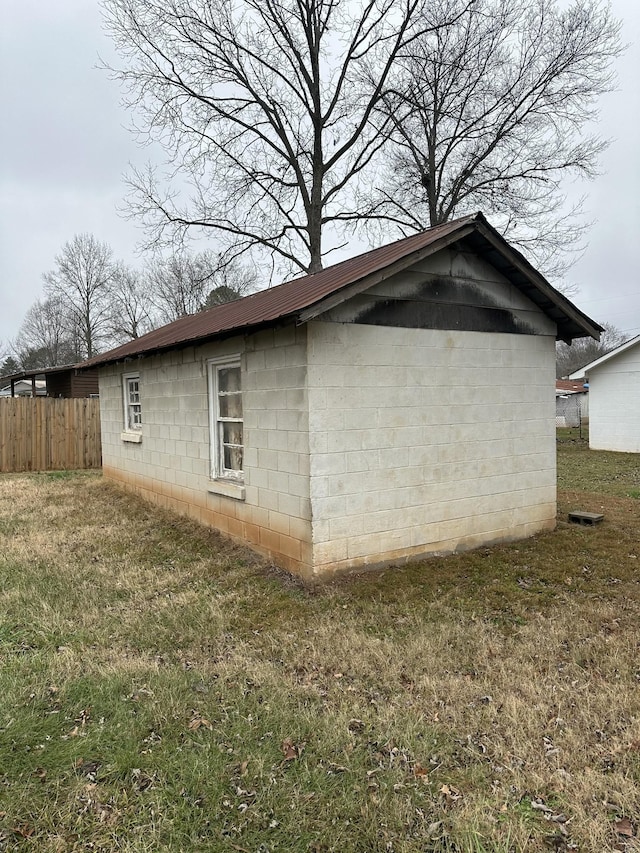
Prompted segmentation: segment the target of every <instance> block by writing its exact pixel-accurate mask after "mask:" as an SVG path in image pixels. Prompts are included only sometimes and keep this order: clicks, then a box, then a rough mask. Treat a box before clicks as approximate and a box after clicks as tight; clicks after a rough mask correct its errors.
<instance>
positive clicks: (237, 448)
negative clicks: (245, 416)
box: [209, 359, 244, 480]
mask: <svg viewBox="0 0 640 853" xmlns="http://www.w3.org/2000/svg"><path fill="white" fill-rule="evenodd" d="M209 395H210V431H211V477H212V478H213V479H217V478H221V477H227V478H230V479H234V480H242V479H243V478H244V472H243V458H244V439H243V420H242V386H241V373H240V359H228V360H225V361H224V362H219V361H210V362H209Z"/></svg>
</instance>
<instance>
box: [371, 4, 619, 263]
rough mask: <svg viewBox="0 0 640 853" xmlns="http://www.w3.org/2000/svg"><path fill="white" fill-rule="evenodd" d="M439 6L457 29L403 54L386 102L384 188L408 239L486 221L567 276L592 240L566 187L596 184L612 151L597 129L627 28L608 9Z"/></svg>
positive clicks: (432, 34)
mask: <svg viewBox="0 0 640 853" xmlns="http://www.w3.org/2000/svg"><path fill="white" fill-rule="evenodd" d="M435 5H437V6H438V7H439V8H440V12H439V14H440V15H441V16H443V17H447V18H449V19H455V21H456V22H455V23H454V24H453V25H452V26H450V27H447V28H439V29H437V30H435V31H432V32H429V33H427V34H426V35H424V36H423V37H421V38H420V39H417V40H415V41H414V42H413V43H412V44H411V46H410V48H409V50H406V51H404V53H403V58H402V62H401V69H402V70H401V72H400V74H399V77H398V78H397V79H396V81H395V84H396V85H395V88H394V89H393V90H390V91H388V92H387V93H386V95H385V98H384V100H383V102H382V117H381V122H382V123H383V124H384V123H386V122H388V121H391V122H392V123H393V129H394V132H393V140H394V142H395V146H396V148H395V154H394V156H393V158H392V160H391V165H390V168H389V169H388V172H387V180H386V181H385V182H384V186H382V187H381V189H382V191H383V195H384V197H385V198H386V201H387V203H388V205H389V208H390V209H391V210H392V211H393V212H394V214H395V216H396V217H397V219H398V221H399V222H401V223H402V224H403V226H404V229H405V230H407V231H410V230H421V229H423V228H425V227H427V226H429V225H437V224H439V223H441V222H446V221H447V220H449V219H451V218H454V217H456V216H459V215H463V214H465V213H469V212H472V211H475V210H478V209H481V210H483V211H484V212H485V213H486V214H487V215H489V216H491V218H492V222H494V223H495V224H497V226H498V227H500V228H501V230H502V231H503V233H505V234H506V236H508V237H509V238H510V239H511V240H512V241H514V242H515V243H517V244H519V245H520V246H521V247H522V248H524V249H525V250H526V251H527V253H528V254H530V255H531V256H532V257H533V258H534V260H535V261H536V262H537V263H538V264H539V265H540V266H541V267H542V268H543V269H545V270H546V271H547V272H559V271H560V270H561V269H562V268H563V267H564V265H565V263H566V261H567V256H566V255H565V252H566V251H567V248H569V247H570V246H571V245H572V244H573V246H574V248H577V244H576V241H578V243H579V241H580V237H581V234H582V230H583V228H584V222H582V224H581V219H580V216H579V207H580V204H579V203H578V205H577V206H576V207H577V208H578V209H576V207H574V208H573V209H570V210H569V209H567V206H566V205H565V196H564V194H563V189H562V182H563V180H564V179H565V178H566V177H567V176H575V175H578V176H581V177H582V176H586V177H592V176H593V175H594V174H595V173H596V169H597V160H598V155H599V154H600V153H601V152H602V150H603V148H604V147H605V143H604V142H603V141H602V140H601V139H599V138H597V137H596V136H593V135H590V134H589V132H588V131H589V124H590V122H591V121H592V120H593V119H594V117H595V115H596V106H597V100H598V97H599V96H600V95H601V94H602V93H604V92H606V91H608V90H610V89H611V86H612V80H613V75H612V72H611V62H612V59H613V58H614V57H616V56H617V55H618V54H619V53H620V52H621V50H622V47H621V43H620V24H619V23H618V22H617V21H615V20H614V19H613V18H612V16H611V11H610V7H609V4H608V3H604V2H600V0H575V1H574V2H573V3H572V4H571V5H569V6H566V7H565V6H561V5H560V4H559V3H558V2H557V0H531V2H522V0H476V2H475V3H474V4H473V5H472V6H471V7H469V8H467V9H465V10H463V6H464V5H465V4H464V2H463V0H436V4H435ZM459 13H460V14H459ZM576 214H577V215H576Z"/></svg>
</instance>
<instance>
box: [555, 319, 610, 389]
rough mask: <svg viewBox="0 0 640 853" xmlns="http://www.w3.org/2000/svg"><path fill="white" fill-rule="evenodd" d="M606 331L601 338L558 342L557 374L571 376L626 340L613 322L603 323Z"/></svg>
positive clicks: (559, 376) (558, 375)
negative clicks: (566, 342)
mask: <svg viewBox="0 0 640 853" xmlns="http://www.w3.org/2000/svg"><path fill="white" fill-rule="evenodd" d="M602 326H603V328H604V332H602V334H601V335H600V340H599V341H595V340H594V339H593V338H576V340H574V341H573V343H571V344H565V343H564V341H559V342H558V343H557V344H556V376H557V377H558V378H561V377H563V376H569V374H570V373H574V372H575V371H576V370H579V369H580V368H581V367H584V366H585V364H590V363H591V362H592V361H595V360H596V359H597V358H600V356H601V355H606V354H607V353H608V352H611V350H612V349H615V348H616V347H617V346H620V344H622V343H624V341H625V340H626V338H625V335H624V334H623V333H622V332H621V331H620V329H617V328H616V327H615V326H613V325H611V323H603V324H602Z"/></svg>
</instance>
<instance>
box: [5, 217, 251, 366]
mask: <svg viewBox="0 0 640 853" xmlns="http://www.w3.org/2000/svg"><path fill="white" fill-rule="evenodd" d="M43 282H44V288H43V294H42V297H41V298H39V299H37V300H36V302H34V304H33V305H32V306H31V307H30V308H29V309H28V311H27V313H26V315H25V318H24V320H23V322H22V325H21V326H20V329H19V330H18V333H17V335H16V337H15V338H14V339H13V340H12V341H9V342H7V343H6V344H5V345H4V347H3V348H2V355H1V356H0V357H2V358H3V361H2V362H1V363H0V375H3V376H6V375H9V374H11V373H16V372H18V371H20V370H33V369H35V368H45V367H54V366H56V365H61V364H74V363H76V362H78V361H82V360H84V359H87V358H91V357H92V356H94V355H97V354H98V353H100V352H104V351H105V350H107V349H110V348H112V347H114V346H118V345H119V344H121V343H124V342H126V341H128V340H132V339H134V338H138V337H140V335H143V334H145V333H146V332H149V331H151V330H152V329H154V328H157V327H158V326H161V325H164V324H165V323H169V322H171V321H172V320H177V319H178V318H179V317H182V316H184V315H186V314H195V313H197V312H199V311H204V310H206V309H207V308H211V307H213V306H215V305H218V304H221V303H223V302H229V301H231V300H234V299H238V298H240V297H241V296H244V295H245V294H246V293H248V292H250V291H251V290H254V289H255V288H256V286H257V275H256V273H255V271H253V270H252V269H250V268H249V267H246V266H243V265H242V264H241V263H240V262H239V261H237V260H231V261H228V262H226V263H225V264H220V262H219V259H218V257H217V256H216V255H215V254H214V253H213V252H211V251H202V252H197V253H192V252H189V251H187V250H186V249H182V250H179V251H176V252H174V253H173V254H172V255H170V256H167V257H155V258H153V259H152V260H149V261H148V262H146V263H144V264H143V265H142V267H141V268H139V269H134V268H133V267H130V266H127V265H126V264H124V263H123V262H122V261H117V260H115V259H114V257H113V251H112V250H111V248H110V247H109V246H108V245H107V244H106V243H102V242H100V241H99V240H97V239H96V238H95V237H94V236H93V235H91V234H77V235H76V236H74V237H73V239H72V240H70V241H68V242H67V243H65V245H64V246H63V248H62V250H61V252H60V253H59V254H58V255H57V256H56V258H55V266H54V268H53V269H52V270H50V271H49V272H46V273H45V274H44V275H43Z"/></svg>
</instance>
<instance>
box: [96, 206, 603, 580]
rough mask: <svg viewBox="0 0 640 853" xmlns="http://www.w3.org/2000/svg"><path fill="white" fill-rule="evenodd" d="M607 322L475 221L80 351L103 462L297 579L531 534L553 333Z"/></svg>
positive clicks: (545, 499) (542, 521) (543, 509)
mask: <svg viewBox="0 0 640 853" xmlns="http://www.w3.org/2000/svg"><path fill="white" fill-rule="evenodd" d="M600 331H601V328H600V326H598V325H597V324H596V323H595V322H594V321H593V320H591V319H589V318H588V317H587V316H586V315H585V314H583V313H582V312H581V311H580V310H579V309H578V308H576V307H575V306H574V305H573V304H572V303H571V302H570V301H569V300H567V299H566V298H565V297H564V296H562V295H561V294H560V293H559V292H558V291H556V290H555V289H554V288H553V287H551V285H550V284H549V283H548V282H547V281H546V280H545V279H544V278H543V277H542V276H541V275H540V274H539V273H538V272H536V270H535V269H534V268H533V267H532V266H531V265H530V264H529V263H528V261H526V259H525V258H524V257H523V256H522V255H521V254H520V253H519V252H518V251H516V250H515V249H513V248H512V247H511V246H510V245H509V244H508V243H507V242H506V241H505V240H504V239H503V238H502V237H501V236H500V235H499V234H498V232H497V231H495V230H494V229H493V228H492V227H491V225H489V223H488V222H487V221H486V219H485V218H484V217H483V216H482V214H474V215H471V216H467V217H464V218H462V219H458V220H456V221H454V222H450V223H447V224H444V225H440V226H436V227H434V228H431V229H429V230H428V231H426V232H424V233H422V234H416V235H414V236H411V237H408V238H406V239H403V240H399V241H397V242H395V243H392V244H390V245H388V246H383V247H382V248H380V249H376V250H374V251H371V252H367V253H366V254H364V255H361V256H359V257H356V258H353V259H351V260H348V261H344V262H343V263H340V264H336V265H335V266H332V267H329V268H327V269H325V270H323V271H321V272H318V273H315V274H313V275H309V276H305V277H303V278H299V279H296V280H294V281H290V282H287V283H286V284H282V285H280V286H278V287H273V288H270V289H268V290H264V291H261V292H259V293H256V294H253V295H251V296H247V297H245V298H243V299H240V300H237V301H235V302H232V303H229V304H226V305H222V306H219V307H217V308H213V309H211V310H209V311H206V312H203V313H202V314H197V315H193V316H188V317H183V318H181V319H180V320H177V321H176V322H174V323H171V324H169V325H167V326H164V327H162V328H160V329H157V330H156V331H153V332H150V333H149V334H148V335H145V336H144V337H141V338H139V339H137V340H134V341H131V342H129V343H127V344H124V345H123V346H120V347H118V348H117V349H114V350H112V351H111V352H107V353H104V354H103V355H99V356H97V357H95V358H93V359H91V360H90V361H89V362H86V363H85V364H86V366H87V367H89V366H91V367H98V368H99V373H100V406H101V418H102V441H103V470H104V475H105V477H108V478H109V479H111V480H114V481H117V482H119V483H122V484H123V485H124V486H126V487H127V488H129V489H132V490H134V491H135V492H137V493H138V494H140V495H142V496H143V497H145V498H147V499H148V500H151V501H154V502H155V503H157V504H159V505H161V506H163V507H166V508H169V509H172V510H175V511H176V512H179V513H183V514H184V515H188V516H190V517H192V518H195V519H197V520H199V521H201V522H202V523H203V524H206V525H209V526H211V527H214V528H216V529H217V530H219V531H221V532H222V533H224V534H226V535H228V536H230V537H231V538H233V539H235V540H237V541H241V542H244V543H246V544H248V545H250V546H251V547H252V548H254V549H256V550H257V551H259V552H260V553H262V554H264V555H266V556H268V557H269V558H271V559H272V560H273V561H274V562H275V563H277V564H278V565H280V566H282V567H284V568H286V569H288V570H289V571H291V572H293V573H296V574H299V575H301V576H303V577H304V578H305V579H309V580H310V579H314V578H319V577H327V576H331V575H332V574H334V573H335V572H339V571H345V570H352V569H359V568H362V567H365V566H379V565H383V564H389V563H400V562H404V561H407V560H410V559H415V558H419V557H422V556H425V555H430V554H445V553H450V552H454V551H457V550H459V549H467V548H473V547H476V546H479V545H486V544H488V543H493V542H500V541H504V540H511V539H518V538H522V537H526V536H529V535H531V534H533V533H536V532H538V531H541V530H550V529H552V528H553V527H554V525H555V517H556V465H555V341H556V339H557V338H560V339H563V340H566V341H570V340H572V339H573V338H577V337H584V336H593V337H596V338H597V337H598V335H599V332H600Z"/></svg>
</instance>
